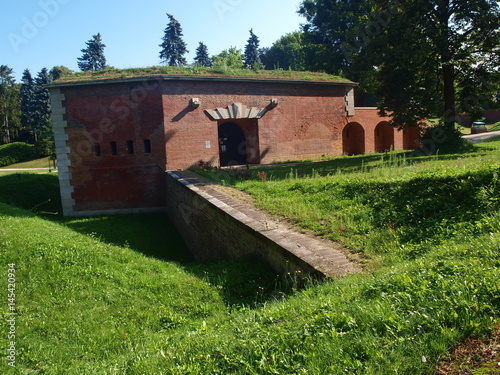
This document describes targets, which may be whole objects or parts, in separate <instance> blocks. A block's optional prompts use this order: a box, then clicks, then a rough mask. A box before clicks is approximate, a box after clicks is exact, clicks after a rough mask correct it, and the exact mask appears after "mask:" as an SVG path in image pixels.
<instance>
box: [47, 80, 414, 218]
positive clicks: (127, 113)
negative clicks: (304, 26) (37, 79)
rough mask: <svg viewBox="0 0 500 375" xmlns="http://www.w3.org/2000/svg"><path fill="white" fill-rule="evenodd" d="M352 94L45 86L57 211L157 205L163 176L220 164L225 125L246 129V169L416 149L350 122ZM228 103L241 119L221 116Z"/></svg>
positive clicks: (366, 121)
mask: <svg viewBox="0 0 500 375" xmlns="http://www.w3.org/2000/svg"><path fill="white" fill-rule="evenodd" d="M349 88H350V86H349V84H347V85H346V84H337V83H310V82H283V81H274V82H269V81H261V80H238V79H206V78H205V79H198V78H191V79H190V78H175V77H173V78H169V77H158V78H155V79H140V78H137V79H129V80H114V81H104V82H84V83H78V84H62V85H59V86H55V87H52V88H51V92H52V98H53V107H54V108H55V112H54V124H55V128H56V142H57V145H56V147H57V150H58V151H57V153H58V157H59V158H60V160H61V161H62V164H61V166H62V169H61V170H62V173H61V175H60V180H61V186H63V189H62V190H61V192H62V194H63V195H64V196H63V202H64V212H65V214H67V215H73V214H82V215H83V214H95V213H101V212H108V211H109V210H114V211H116V210H117V211H118V212H135V210H137V209H141V210H142V209H147V210H159V209H162V208H163V207H164V206H165V196H166V186H165V180H164V177H163V173H164V171H165V170H179V169H187V168H189V167H191V166H194V165H198V163H199V162H200V161H203V162H205V163H208V164H211V165H214V166H219V165H220V160H219V127H220V126H221V125H222V124H224V123H225V122H232V123H235V124H236V125H237V126H238V127H239V128H240V129H241V130H242V131H243V132H244V135H245V138H246V146H247V147H246V160H247V162H248V163H250V164H258V163H262V164H264V163H271V162H279V161H288V160H301V159H311V158H318V157H323V156H338V155H342V154H344V153H347V154H355V153H365V152H366V153H371V152H375V151H385V150H388V149H390V148H391V147H392V148H393V149H395V150H401V149H406V148H415V147H416V141H415V140H416V139H417V138H418V137H417V136H418V134H417V133H416V132H414V131H412V130H411V129H408V130H406V131H404V132H403V131H397V130H394V129H392V128H391V127H389V126H388V125H387V119H386V118H380V117H379V116H378V114H377V110H376V109H375V108H355V111H354V116H349V117H348V113H347V110H346V108H347V107H349V99H346V92H348V91H349V90H348V89H349ZM351 88H352V87H351ZM351 93H352V90H351ZM351 96H352V95H351ZM195 98H196V99H197V101H196V102H197V103H198V104H197V105H192V101H193V99H195ZM235 103H241V105H236V106H235V107H236V108H237V109H238V111H239V110H240V109H241V108H243V107H244V108H246V109H248V110H249V112H248V113H247V117H248V118H241V117H243V116H240V115H239V114H237V113H236V112H238V111H236V112H234V111H233V112H231V111H227V110H226V109H227V108H233V104H235ZM216 109H221V110H219V111H215V110H216ZM250 109H253V110H251V111H250ZM224 111H226V112H225V113H226V115H223V116H222V115H221V116H216V114H215V113H216V112H219V113H222V112H224ZM257 114H258V115H257ZM350 114H352V108H351V111H350ZM356 124H357V125H356ZM358 125H359V126H358Z"/></svg>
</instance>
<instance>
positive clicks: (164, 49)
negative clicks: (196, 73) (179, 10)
mask: <svg viewBox="0 0 500 375" xmlns="http://www.w3.org/2000/svg"><path fill="white" fill-rule="evenodd" d="M167 16H168V18H169V23H168V25H167V28H166V29H165V35H164V36H163V38H162V43H161V44H160V47H161V50H160V59H161V60H162V61H163V62H165V63H167V64H168V65H169V66H184V65H186V64H187V61H186V58H185V57H184V55H185V54H186V53H188V52H189V51H188V50H187V48H186V43H184V40H183V39H182V36H183V34H182V27H181V24H180V23H179V22H178V21H177V20H176V19H175V18H174V16H172V15H171V14H168V13H167Z"/></svg>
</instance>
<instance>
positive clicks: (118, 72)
mask: <svg viewBox="0 0 500 375" xmlns="http://www.w3.org/2000/svg"><path fill="white" fill-rule="evenodd" d="M154 76H172V77H213V78H253V79H278V80H297V81H301V80H303V81H325V82H328V81H334V82H349V81H348V80H347V79H345V78H342V77H339V76H333V75H330V74H326V73H317V72H295V71H290V70H252V69H243V68H242V69H239V68H220V67H219V68H205V67H170V66H152V67H147V68H129V69H115V68H108V69H105V70H100V71H97V72H94V71H89V72H77V73H72V74H67V75H64V76H62V77H61V78H59V79H58V80H57V81H56V82H55V83H56V84H57V83H66V82H84V81H93V80H105V79H126V78H137V77H154Z"/></svg>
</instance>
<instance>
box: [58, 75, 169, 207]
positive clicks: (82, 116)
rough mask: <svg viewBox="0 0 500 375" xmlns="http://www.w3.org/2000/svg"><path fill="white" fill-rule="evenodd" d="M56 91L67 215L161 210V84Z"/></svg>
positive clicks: (162, 202)
mask: <svg viewBox="0 0 500 375" xmlns="http://www.w3.org/2000/svg"><path fill="white" fill-rule="evenodd" d="M58 90H59V91H60V92H61V93H62V94H63V95H64V98H65V100H64V101H63V106H64V108H65V115H64V120H65V128H64V132H65V134H66V135H67V136H68V141H67V142H66V145H67V146H68V147H69V149H70V153H69V160H70V163H69V165H70V166H69V170H68V172H69V173H70V175H71V181H70V183H71V186H72V189H73V193H72V198H73V200H74V205H73V207H72V210H73V213H72V214H75V213H77V212H80V213H81V212H89V213H96V212H99V211H108V210H118V211H120V212H126V211H130V212H134V211H135V210H136V209H139V208H141V209H150V210H157V209H160V208H163V207H164V206H165V182H164V178H163V174H164V171H165V134H164V129H163V116H162V113H163V109H162V103H161V95H160V94H159V90H160V84H159V83H157V82H154V81H152V82H131V83H120V84H112V85H81V86H73V87H61V88H60V89H58ZM146 142H150V150H146V147H148V146H149V145H146ZM149 151H151V152H149ZM68 211H69V210H68Z"/></svg>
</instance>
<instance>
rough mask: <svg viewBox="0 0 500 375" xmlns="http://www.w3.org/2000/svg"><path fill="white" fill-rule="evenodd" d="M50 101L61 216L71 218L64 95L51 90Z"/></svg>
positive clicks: (57, 90)
mask: <svg viewBox="0 0 500 375" xmlns="http://www.w3.org/2000/svg"><path fill="white" fill-rule="evenodd" d="M50 100H51V104H52V122H53V125H54V141H55V146H56V155H57V165H58V169H59V185H60V192H61V201H62V208H63V214H64V216H72V215H73V213H74V206H75V200H74V199H73V196H72V194H73V192H74V191H75V190H74V188H73V186H71V173H70V171H69V169H70V167H71V160H70V158H69V153H70V148H69V147H68V145H67V141H68V140H69V137H68V134H66V131H65V129H66V128H67V126H68V124H67V122H66V121H65V120H64V115H65V114H66V108H64V105H63V101H64V100H65V97H64V94H61V90H60V89H59V88H51V89H50Z"/></svg>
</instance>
